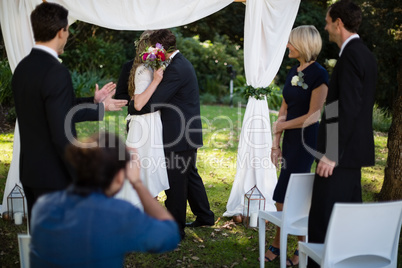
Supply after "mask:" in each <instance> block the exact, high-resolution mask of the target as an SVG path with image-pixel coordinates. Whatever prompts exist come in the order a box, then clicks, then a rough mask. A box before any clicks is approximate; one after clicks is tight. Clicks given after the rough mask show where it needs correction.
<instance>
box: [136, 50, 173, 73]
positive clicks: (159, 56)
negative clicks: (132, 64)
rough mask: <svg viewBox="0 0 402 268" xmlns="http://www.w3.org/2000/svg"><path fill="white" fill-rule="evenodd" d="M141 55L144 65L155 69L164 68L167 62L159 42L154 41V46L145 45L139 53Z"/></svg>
mask: <svg viewBox="0 0 402 268" xmlns="http://www.w3.org/2000/svg"><path fill="white" fill-rule="evenodd" d="M141 57H142V61H143V62H144V65H145V66H146V67H151V68H152V69H154V70H157V69H159V68H161V67H162V68H163V69H164V70H165V68H166V66H167V64H168V60H166V55H165V52H164V50H163V46H162V45H161V44H159V43H156V45H155V47H153V46H151V47H147V48H146V49H145V51H144V52H143V53H142V54H141Z"/></svg>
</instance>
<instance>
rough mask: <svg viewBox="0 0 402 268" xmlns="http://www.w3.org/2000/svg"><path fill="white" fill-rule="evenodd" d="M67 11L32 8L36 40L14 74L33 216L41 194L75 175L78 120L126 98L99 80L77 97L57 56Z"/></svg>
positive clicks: (95, 116) (99, 115)
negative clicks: (69, 156)
mask: <svg viewBox="0 0 402 268" xmlns="http://www.w3.org/2000/svg"><path fill="white" fill-rule="evenodd" d="M67 16H68V10H67V9H65V8H64V7H62V6H61V5H58V4H54V3H47V2H44V3H42V4H40V5H38V6H37V7H36V8H35V10H33V11H32V13H31V23H32V29H33V33H34V38H35V46H34V47H33V49H32V50H31V52H30V54H29V55H28V56H26V57H25V58H24V59H22V60H21V62H20V63H19V64H18V66H17V68H16V69H15V72H14V74H13V78H12V89H13V94H14V100H15V108H16V112H17V118H18V126H19V130H20V138H21V152H20V180H21V183H22V186H23V188H24V193H25V196H26V199H27V204H28V217H30V215H31V210H32V206H33V205H34V203H35V201H36V200H37V199H38V197H39V196H41V195H42V194H45V193H49V192H52V191H57V190H61V189H65V188H66V187H67V185H69V184H70V182H71V181H72V176H73V172H72V170H71V168H70V167H69V166H68V165H67V164H66V162H65V161H64V149H65V147H66V145H68V144H70V143H71V142H72V139H74V137H75V136H76V130H75V122H81V121H94V120H102V119H103V116H104V111H105V110H107V111H108V110H121V107H122V106H124V105H125V104H126V103H127V101H125V100H114V99H112V98H111V96H112V94H114V91H115V87H116V86H115V84H114V83H108V84H106V85H105V86H104V87H103V88H102V89H101V90H98V85H96V90H95V97H92V98H81V99H77V98H75V95H74V89H73V85H72V81H71V76H70V73H69V71H68V70H67V68H66V67H65V66H63V65H62V64H61V63H60V61H59V60H58V55H60V54H62V53H63V52H64V46H65V44H66V42H67V38H68V35H69V32H68V20H67ZM77 104H80V106H79V107H77V106H76V105H77ZM73 107H74V108H75V109H74V110H75V111H76V112H75V113H74V110H71V109H72V108H73Z"/></svg>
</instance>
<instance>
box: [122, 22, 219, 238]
mask: <svg viewBox="0 0 402 268" xmlns="http://www.w3.org/2000/svg"><path fill="white" fill-rule="evenodd" d="M150 42H151V44H156V43H160V44H162V46H163V47H164V48H165V49H166V50H167V51H169V53H167V54H166V56H167V58H169V59H170V64H169V66H168V67H167V68H166V71H165V73H164V75H163V80H162V81H161V83H160V84H159V86H158V88H157V89H156V91H155V93H154V94H153V95H152V97H151V98H150V100H149V101H148V103H147V104H146V105H145V106H144V107H143V108H142V109H141V110H140V111H136V110H135V109H134V103H133V101H131V102H130V105H129V107H128V110H129V113H130V114H146V113H150V112H154V111H157V110H160V111H161V119H162V124H163V146H164V150H165V157H166V164H167V172H168V179H169V185H170V189H169V190H166V191H165V193H166V196H167V199H166V202H165V205H166V208H167V209H168V210H169V212H170V213H172V215H173V217H174V218H175V219H176V221H177V223H178V225H179V227H180V234H181V238H182V239H183V238H184V236H185V233H184V228H185V227H186V226H187V227H198V226H204V225H208V226H211V225H213V224H214V213H213V212H212V211H211V209H210V207H209V201H208V197H207V194H206V192H205V187H204V184H203V182H202V179H201V177H200V175H199V174H198V171H197V168H196V158H197V148H199V147H201V146H202V126H201V119H200V102H199V93H198V82H197V77H196V74H195V71H194V68H193V66H192V64H191V63H190V62H189V61H188V60H187V59H186V58H185V57H184V56H183V55H182V54H181V53H180V52H179V50H177V49H176V37H175V35H174V34H173V33H172V32H171V31H170V30H167V29H163V30H158V31H155V32H154V33H153V34H152V35H151V36H150ZM187 200H188V203H189V204H190V208H191V210H192V212H193V213H194V215H196V217H197V218H196V220H195V221H194V222H192V223H188V224H186V208H187Z"/></svg>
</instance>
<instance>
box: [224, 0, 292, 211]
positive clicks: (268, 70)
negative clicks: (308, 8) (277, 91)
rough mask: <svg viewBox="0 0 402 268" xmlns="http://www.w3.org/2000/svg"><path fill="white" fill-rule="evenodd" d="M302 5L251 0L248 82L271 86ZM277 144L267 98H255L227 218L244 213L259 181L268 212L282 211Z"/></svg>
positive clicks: (242, 140)
mask: <svg viewBox="0 0 402 268" xmlns="http://www.w3.org/2000/svg"><path fill="white" fill-rule="evenodd" d="M299 5H300V0H247V3H246V17H245V25H244V69H245V72H246V80H247V84H248V85H251V86H253V87H255V88H257V87H267V86H269V85H270V84H271V82H272V81H273V79H274V77H275V75H276V73H277V72H278V70H279V67H280V65H281V63H282V59H283V56H284V53H285V50H286V44H287V42H288V38H289V34H290V31H291V29H292V26H293V23H294V20H295V19H296V15H297V11H298V9H299ZM271 146H272V134H271V127H270V119H269V110H268V104H267V101H266V100H256V99H255V98H252V97H250V98H249V100H248V103H247V107H246V113H245V115H244V119H243V126H242V130H241V134H240V140H239V149H238V152H237V171H236V176H235V180H234V182H233V186H232V190H231V192H230V196H229V200H228V203H227V205H226V212H225V213H224V214H223V216H226V217H230V216H233V215H236V214H243V208H244V195H245V193H246V192H248V191H249V190H250V189H251V188H252V187H253V186H254V185H256V186H257V188H258V189H259V190H260V192H261V193H262V194H263V195H264V197H265V210H267V211H273V210H276V208H275V205H274V203H275V202H274V201H273V200H272V195H273V191H274V189H275V186H276V182H277V174H276V168H275V166H274V165H273V164H272V162H271V160H270V159H271ZM245 159H250V160H249V161H250V163H249V164H247V165H245V164H244V163H243V162H245ZM251 163H254V164H253V165H252V164H251Z"/></svg>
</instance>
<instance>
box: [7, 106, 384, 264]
mask: <svg viewBox="0 0 402 268" xmlns="http://www.w3.org/2000/svg"><path fill="white" fill-rule="evenodd" d="M244 111H245V109H244V108H238V107H234V108H230V107H225V106H202V107H201V117H202V123H203V133H204V147H203V148H201V149H200V150H199V152H198V162H197V165H198V169H199V172H200V175H201V176H202V178H203V180H204V184H205V188H206V191H207V194H208V198H209V201H210V205H211V208H212V210H213V211H214V213H215V216H216V217H215V220H216V224H215V225H214V226H212V227H201V228H195V229H188V228H186V235H187V236H186V239H185V240H184V241H182V242H181V243H180V246H179V247H178V248H177V249H176V250H174V251H173V252H169V253H166V254H138V253H132V254H128V255H127V257H126V261H125V267H234V266H236V267H258V261H257V258H258V230H257V229H255V228H250V229H248V228H245V227H244V226H243V225H242V224H237V225H236V224H234V223H233V221H231V218H225V217H222V214H223V212H224V211H225V210H226V203H227V200H228V198H229V194H230V190H231V187H232V184H233V180H234V177H235V175H236V158H237V146H238V141H239V136H240V130H241V124H242V119H243V115H244ZM125 116H126V110H124V111H122V112H119V113H108V114H107V116H106V119H105V121H104V122H101V123H99V122H90V123H79V124H78V127H77V130H78V135H79V137H85V136H88V135H91V134H92V133H96V132H98V131H99V130H109V131H114V132H117V133H119V134H120V136H121V137H122V138H125V135H126V134H125ZM274 120H275V116H274V115H271V122H272V121H274ZM12 143H13V133H8V134H1V135H0V198H1V200H2V197H3V194H4V186H5V182H6V178H7V173H8V169H9V166H10V162H11V157H12ZM386 144H387V136H386V135H384V134H382V133H376V134H375V146H376V165H375V166H374V167H370V168H364V169H363V172H362V185H363V199H364V201H365V202H369V201H374V200H375V195H376V194H377V193H378V192H379V191H380V189H381V186H382V181H383V177H384V167H385V164H386V160H387V148H386ZM314 169H315V167H313V170H314ZM162 197H163V195H162ZM162 199H163V198H162ZM187 212H188V215H187V221H193V220H194V219H195V218H194V215H193V214H192V213H191V211H190V210H189V209H188V211H187ZM24 232H26V225H21V226H15V225H14V224H13V223H12V222H9V221H4V220H2V219H0V264H2V267H19V259H18V244H17V236H16V234H17V233H24ZM274 235H275V232H274V226H273V225H271V224H268V225H267V239H268V243H269V242H270V240H271V239H272V238H273V236H274ZM296 246H297V242H296V239H295V238H294V237H290V238H289V252H293V251H294V250H295V248H296ZM60 247H61V248H62V245H60ZM72 257H73V256H72ZM0 266H1V265H0ZM266 266H267V267H279V260H277V261H274V262H273V263H271V264H267V265H266Z"/></svg>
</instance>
